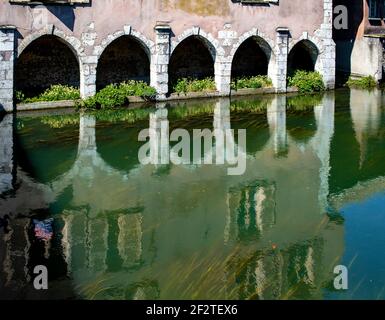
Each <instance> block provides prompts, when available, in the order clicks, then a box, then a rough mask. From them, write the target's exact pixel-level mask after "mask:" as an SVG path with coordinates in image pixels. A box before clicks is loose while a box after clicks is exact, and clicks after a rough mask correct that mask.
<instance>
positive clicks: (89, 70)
mask: <svg viewBox="0 0 385 320" xmlns="http://www.w3.org/2000/svg"><path fill="white" fill-rule="evenodd" d="M97 63H98V57H97V56H85V57H81V58H80V95H81V97H82V98H83V99H85V98H88V97H92V96H94V95H95V93H96V68H97Z"/></svg>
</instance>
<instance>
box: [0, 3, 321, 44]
mask: <svg viewBox="0 0 385 320" xmlns="http://www.w3.org/2000/svg"><path fill="white" fill-rule="evenodd" d="M61 8H64V7H63V6H62V7H61ZM32 10H33V9H31V7H30V6H28V5H10V4H9V2H8V1H1V3H0V12H1V16H0V25H16V27H17V28H18V30H19V32H20V33H21V34H22V35H23V36H25V35H27V34H28V33H30V32H31V31H33V30H31V28H32V27H31V26H32V25H33V20H32V19H33V18H32V13H31V11H32ZM74 15H75V23H74V30H73V34H74V35H75V36H76V37H78V38H80V35H81V33H82V32H84V31H85V30H86V28H87V25H89V24H90V23H91V22H95V30H96V32H97V34H98V38H97V40H96V44H98V43H100V42H101V41H102V39H104V38H105V37H106V36H107V35H108V34H110V33H113V32H115V31H118V30H121V29H122V27H123V26H124V25H131V26H132V27H133V28H135V29H136V30H138V31H140V32H141V33H143V34H144V35H145V36H146V37H147V38H149V39H154V32H153V28H154V25H155V23H156V21H169V22H170V25H171V27H172V30H173V32H174V34H176V35H179V34H180V33H182V32H183V31H184V30H186V29H189V28H191V27H192V26H195V25H198V26H200V27H201V28H202V29H204V30H205V31H206V32H209V33H211V34H212V35H213V36H214V37H217V33H218V31H219V30H221V29H223V25H224V24H225V23H231V24H232V26H233V29H234V30H236V31H237V32H238V34H242V33H244V32H246V31H249V30H250V29H252V28H254V27H257V28H258V29H259V30H260V31H262V32H263V33H264V34H266V35H268V36H269V37H271V38H274V37H275V29H276V28H277V27H278V26H281V27H288V28H289V29H290V31H291V33H292V35H293V37H294V38H298V37H300V36H301V34H302V32H304V31H307V32H309V34H313V32H314V31H315V30H317V29H319V28H320V25H321V24H322V22H323V1H321V0H306V1H304V0H281V1H280V4H279V5H271V6H250V5H241V4H238V3H233V2H232V1H231V0H211V1H205V0H141V1H138V0H113V1H112V0H104V1H102V0H97V1H92V6H91V7H74ZM48 23H50V24H55V25H56V26H57V27H58V28H60V29H62V30H64V31H66V32H71V31H70V30H68V28H67V27H66V26H65V25H64V24H63V23H61V22H60V21H59V20H58V18H57V17H55V16H54V15H53V14H52V13H51V12H48Z"/></svg>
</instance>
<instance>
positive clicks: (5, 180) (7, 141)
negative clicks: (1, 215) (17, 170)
mask: <svg viewBox="0 0 385 320" xmlns="http://www.w3.org/2000/svg"><path fill="white" fill-rule="evenodd" d="M13 159H14V156H13V115H12V114H7V115H5V117H4V119H3V120H2V121H1V122H0V194H1V193H3V192H7V191H9V190H12V188H13V181H14V179H13V177H14V175H13V172H14V162H13Z"/></svg>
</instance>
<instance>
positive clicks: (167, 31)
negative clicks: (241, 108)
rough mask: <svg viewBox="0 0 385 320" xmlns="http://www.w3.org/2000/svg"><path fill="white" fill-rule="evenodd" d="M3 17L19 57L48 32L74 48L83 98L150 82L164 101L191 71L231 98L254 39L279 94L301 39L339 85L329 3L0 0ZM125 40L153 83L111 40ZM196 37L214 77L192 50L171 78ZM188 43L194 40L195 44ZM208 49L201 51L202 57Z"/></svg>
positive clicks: (328, 78)
mask: <svg viewBox="0 0 385 320" xmlns="http://www.w3.org/2000/svg"><path fill="white" fill-rule="evenodd" d="M0 12H1V13H2V15H1V17H0V26H1V25H13V26H15V27H16V30H15V33H14V37H15V38H16V47H17V48H16V50H15V55H16V56H17V55H20V54H22V52H24V50H26V49H27V50H29V49H30V44H32V43H33V42H34V41H35V40H37V39H39V38H40V37H41V36H44V35H54V36H56V37H59V38H60V39H61V41H62V42H64V43H66V44H67V45H68V46H69V47H70V48H71V49H72V51H73V53H74V55H75V57H76V58H77V59H78V63H79V82H80V91H81V95H82V96H83V97H88V96H92V95H94V94H95V91H96V88H97V86H98V87H99V88H100V87H101V86H103V85H105V84H107V83H109V82H111V81H114V82H115V80H116V81H121V80H125V77H128V78H133V79H142V80H145V81H148V80H150V83H151V85H152V86H154V87H155V88H156V89H157V92H158V97H159V98H164V97H165V96H166V94H167V92H168V88H169V82H170V81H169V80H170V77H171V78H172V77H175V76H179V75H184V74H186V72H189V73H190V76H194V74H195V73H196V74H198V73H199V74H198V76H199V77H200V76H203V75H204V74H206V73H207V74H209V73H210V74H211V75H212V74H214V77H215V82H216V87H217V90H218V91H219V92H220V93H221V94H223V95H228V94H229V93H230V81H231V72H232V65H233V64H232V62H233V60H234V56H235V54H236V53H237V50H238V49H239V48H241V50H243V49H245V47H243V46H242V44H243V43H244V42H245V41H246V40H248V39H250V38H251V37H254V38H256V39H258V41H259V44H261V43H263V46H262V49H263V51H264V52H265V54H266V55H267V56H268V61H267V63H268V66H267V74H268V76H269V77H270V78H271V79H272V82H273V85H274V87H275V89H276V90H277V92H285V91H286V76H287V57H288V54H289V52H290V50H291V49H292V48H293V47H294V46H295V44H296V43H298V42H299V41H301V40H306V41H309V42H311V43H312V44H313V45H314V46H315V47H316V48H317V52H318V55H317V57H316V61H315V69H316V70H317V71H319V72H321V73H322V75H323V77H324V82H325V85H326V87H327V88H334V81H335V79H334V76H335V44H334V42H333V40H332V0H307V1H303V0H280V1H279V3H275V4H272V3H270V2H267V3H265V4H263V5H245V4H240V3H234V2H233V1H232V0H213V1H210V2H207V1H203V0H192V1H184V0H141V1H137V0H114V1H110V0H105V1H102V0H98V1H92V2H91V4H90V5H75V6H70V5H61V6H59V5H47V6H36V5H35V6H33V5H25V4H24V5H20V4H19V5H14V4H10V3H9V2H8V1H5V0H4V1H1V2H0ZM155 27H156V28H155ZM125 35H126V36H130V37H131V38H132V39H135V41H138V42H140V44H141V46H143V47H144V48H145V51H146V53H147V54H148V57H149V60H150V72H149V77H150V79H148V67H147V63H146V62H145V61H144V60H143V54H140V55H139V52H138V50H136V49H135V48H133V47H132V46H129V45H127V46H126V45H125V44H124V45H120V46H117V47H116V48H114V45H115V44H114V42H115V41H118V42H119V41H121V40H117V39H119V38H120V37H122V36H125ZM191 36H195V37H198V38H199V39H200V40H202V44H203V45H204V46H205V47H206V48H205V51H206V52H209V54H211V56H212V58H213V64H214V66H213V67H214V72H212V70H210V72H209V73H208V72H206V71H207V70H205V72H203V73H202V72H199V67H200V66H201V62H199V60H200V59H198V58H196V57H195V58H194V55H193V51H194V50H196V49H197V45H195V48H194V50H190V49H188V48H187V49H186V50H185V51H186V54H185V55H180V59H179V62H178V63H179V65H177V68H174V70H171V73H170V74H169V67H172V66H169V62H170V59H171V60H174V61H175V59H174V57H173V54H175V55H179V53H178V51H180V50H179V48H178V46H180V45H184V44H185V42H184V40H186V39H187V38H189V39H190V40H191V38H190V37H191ZM111 45H112V47H111ZM189 45H190V46H194V43H192V42H191V41H190V44H189ZM246 49H247V48H246ZM106 50H107V51H106ZM0 51H1V47H0ZM205 51H204V50H203V48H202V50H200V54H201V55H202V57H203V56H204V55H205V54H206V53H205ZM137 53H138V54H137ZM134 56H135V57H134ZM257 58H258V57H257ZM104 59H105V60H104ZM181 59H184V61H181ZM206 60H207V59H206ZM103 61H105V62H106V64H103ZM99 63H101V64H99ZM142 64H144V65H145V67H143V66H141V67H142V69H141V70H133V65H137V66H139V65H142ZM207 65H208V63H206V65H205V67H207ZM245 68H246V66H242V69H245ZM264 68H266V66H265V67H264ZM66 69H67V68H66ZM134 69H135V68H134ZM175 69H177V70H175ZM201 69H202V68H201ZM101 70H102V71H101ZM113 76H115V77H114V79H113ZM97 79H98V81H99V82H98V81H97ZM171 80H173V79H171ZM71 81H72V80H71ZM97 82H98V83H97ZM9 90H10V89H7V92H8V91H9ZM8 95H9V93H8ZM0 98H2V97H0Z"/></svg>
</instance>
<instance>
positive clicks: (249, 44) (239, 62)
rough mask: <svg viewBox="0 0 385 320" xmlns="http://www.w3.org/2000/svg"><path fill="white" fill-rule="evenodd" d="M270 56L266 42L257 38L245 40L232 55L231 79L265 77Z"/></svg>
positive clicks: (269, 49)
mask: <svg viewBox="0 0 385 320" xmlns="http://www.w3.org/2000/svg"><path fill="white" fill-rule="evenodd" d="M270 56H271V48H270V46H269V45H268V43H267V42H266V41H264V40H263V39H261V38H258V37H251V38H249V39H247V40H246V41H244V42H243V43H242V44H241V45H240V46H239V48H238V50H237V51H236V53H235V55H234V58H233V63H232V68H231V78H232V79H233V80H235V79H239V78H244V77H254V76H258V75H264V76H265V75H267V72H268V67H269V60H270Z"/></svg>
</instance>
